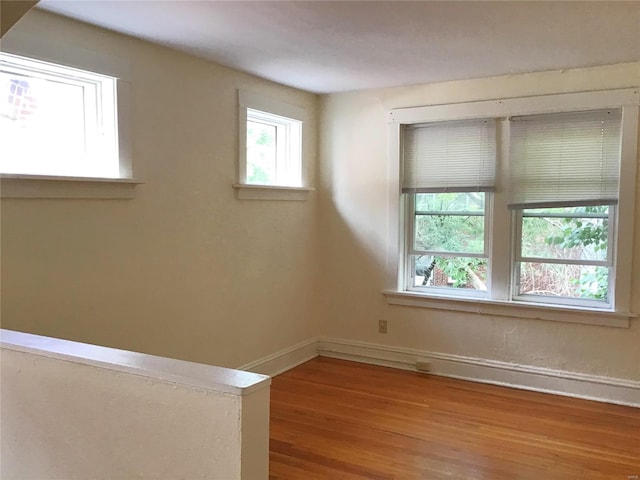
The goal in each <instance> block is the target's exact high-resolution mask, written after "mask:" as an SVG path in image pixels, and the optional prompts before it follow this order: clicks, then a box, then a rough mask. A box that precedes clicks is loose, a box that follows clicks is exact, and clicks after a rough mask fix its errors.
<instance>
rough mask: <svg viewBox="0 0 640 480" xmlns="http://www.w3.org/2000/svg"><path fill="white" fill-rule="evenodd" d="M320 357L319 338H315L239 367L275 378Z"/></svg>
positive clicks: (239, 368)
mask: <svg viewBox="0 0 640 480" xmlns="http://www.w3.org/2000/svg"><path fill="white" fill-rule="evenodd" d="M317 356H318V338H317V337H313V338H310V339H309V340H305V341H304V342H300V343H298V344H296V345H293V346H292V347H289V348H285V349H284V350H280V351H279V352H276V353H273V354H271V355H267V356H266V357H263V358H260V359H258V360H256V361H254V362H251V363H247V364H246V365H242V366H241V367H238V370H245V371H247V372H254V373H261V374H263V375H269V376H271V377H274V376H276V375H279V374H281V373H283V372H286V371H287V370H291V369H292V368H293V367H297V366H298V365H300V364H303V363H304V362H307V361H309V360H311V359H312V358H315V357H317Z"/></svg>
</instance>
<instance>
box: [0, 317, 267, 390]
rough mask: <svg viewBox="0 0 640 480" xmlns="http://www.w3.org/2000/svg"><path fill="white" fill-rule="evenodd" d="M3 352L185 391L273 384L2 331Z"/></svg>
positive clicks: (240, 374) (140, 355) (260, 377)
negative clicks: (101, 370) (171, 385)
mask: <svg viewBox="0 0 640 480" xmlns="http://www.w3.org/2000/svg"><path fill="white" fill-rule="evenodd" d="M0 345H1V346H2V348H4V349H9V350H14V351H18V352H25V353H30V354H33V355H40V356H44V357H49V358H55V359H58V360H63V361H68V362H72V363H79V364H83V365H89V366H94V367H99V368H106V369H110V370H114V371H119V372H125V373H129V374H132V375H138V376H142V377H147V378H151V379H155V380H160V381H164V382H169V383H174V384H176V385H182V386H186V387H195V388H198V389H203V390H208V391H212V392H213V391H215V392H221V393H228V394H231V395H239V396H244V395H247V394H249V393H251V392H253V391H256V390H260V389H262V388H264V387H267V386H269V385H270V384H271V378H270V377H268V376H266V375H260V374H257V373H250V372H243V371H241V370H233V369H230V368H223V367H216V366H211V365H204V364H201V363H193V362H187V361H184V360H175V359H172V358H165V357H159V356H156V355H148V354H145V353H137V352H130V351H126V350H118V349H115V348H109V347H101V346H97V345H89V344H86V343H79V342H72V341H70V340H62V339H59V338H51V337H43V336H40V335H33V334H30V333H22V332H16V331H12V330H4V329H0Z"/></svg>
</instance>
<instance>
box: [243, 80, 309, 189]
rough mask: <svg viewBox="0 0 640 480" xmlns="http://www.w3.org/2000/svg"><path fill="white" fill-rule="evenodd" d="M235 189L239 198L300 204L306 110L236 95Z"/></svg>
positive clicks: (259, 98) (251, 94) (252, 95)
mask: <svg viewBox="0 0 640 480" xmlns="http://www.w3.org/2000/svg"><path fill="white" fill-rule="evenodd" d="M239 104H240V115H239V119H240V126H239V131H240V135H239V152H240V158H239V162H238V183H237V184H235V185H234V187H235V188H236V189H238V195H239V197H240V198H249V199H269V198H271V199H277V200H301V199H304V198H306V194H307V193H308V192H309V191H310V190H311V189H309V188H308V187H307V186H306V181H307V180H306V169H305V164H304V162H303V129H304V123H305V117H306V114H305V110H304V109H303V108H301V107H298V106H296V105H290V104H288V103H284V102H280V101H277V100H274V99H271V98H267V97H263V96H260V95H257V94H254V93H250V92H244V91H240V92H239Z"/></svg>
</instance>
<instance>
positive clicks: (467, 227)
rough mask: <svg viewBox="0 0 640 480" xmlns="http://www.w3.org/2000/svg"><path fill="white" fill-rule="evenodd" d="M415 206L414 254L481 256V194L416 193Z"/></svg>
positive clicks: (482, 194) (482, 227)
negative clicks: (438, 253)
mask: <svg viewBox="0 0 640 480" xmlns="http://www.w3.org/2000/svg"><path fill="white" fill-rule="evenodd" d="M415 203H416V216H415V224H414V229H415V230H414V231H415V238H414V249H415V250H423V251H430V252H451V253H484V193H479V192H474V193H417V194H416V195H415ZM439 212H442V213H439Z"/></svg>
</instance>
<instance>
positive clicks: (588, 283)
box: [388, 90, 639, 324]
mask: <svg viewBox="0 0 640 480" xmlns="http://www.w3.org/2000/svg"><path fill="white" fill-rule="evenodd" d="M638 97H639V96H638V92H637V91H633V90H620V91H611V92H594V93H581V94H565V95H556V96H548V97H533V98H526V99H506V100H499V101H487V102H476V103H473V104H457V105H451V106H436V107H417V108H409V109H400V110H396V111H393V112H392V113H391V119H392V124H391V131H392V142H393V143H394V145H396V146H397V149H398V157H397V161H398V166H399V169H400V172H399V181H400V188H401V193H400V196H399V198H398V199H397V202H398V211H399V212H400V218H399V225H401V229H400V232H399V234H400V239H401V241H400V242H399V245H400V246H401V247H400V249H399V252H398V258H399V263H398V270H399V272H398V275H397V277H396V278H397V279H398V283H399V285H398V294H401V293H402V292H406V294H409V293H410V294H414V295H413V296H412V297H411V298H410V299H408V300H406V302H407V303H404V304H407V305H415V304H417V303H416V302H418V303H419V300H416V296H415V294H418V295H425V296H430V295H431V296H436V297H439V298H440V299H442V298H443V297H451V298H453V299H455V298H458V299H460V298H469V299H477V300H480V301H482V302H485V303H488V304H492V302H493V303H495V304H496V305H497V304H499V305H500V306H501V307H500V308H504V306H505V305H507V304H512V305H514V306H516V305H517V306H518V307H517V308H520V310H519V314H520V315H525V316H526V314H524V313H523V310H522V307H523V306H525V305H528V306H529V308H531V307H538V308H547V310H549V308H548V307H556V308H557V307H561V308H563V309H565V310H563V311H565V312H566V309H567V308H570V307H573V308H574V309H580V310H582V311H584V310H592V311H596V310H599V311H609V312H612V314H613V313H615V314H618V313H620V314H625V312H627V313H628V312H629V310H628V309H629V306H630V284H631V265H630V262H629V258H631V254H632V246H633V231H634V219H635V216H634V211H633V209H634V187H635V185H634V181H635V171H636V163H637V151H636V145H637V143H636V142H637V131H638V110H639V109H638ZM391 200H392V201H393V198H392V197H391ZM635 228H637V225H636V226H635ZM398 294H396V293H394V292H390V293H389V295H391V296H393V295H395V297H394V298H395V299H394V300H392V302H391V303H393V302H398V301H399V300H398V298H400V297H399V296H398ZM407 298H409V297H407ZM388 299H389V297H388ZM439 301H440V300H439ZM440 302H441V301H440ZM425 305H427V304H426V303H425ZM438 305H440V308H441V307H442V305H444V304H442V302H441V303H439V304H438ZM514 308H516V307H514ZM575 311H576V312H577V311H578V310H575ZM538 315H540V314H535V315H534V318H538ZM544 315H546V314H544ZM544 315H543V316H544ZM562 315H563V314H560V316H562ZM564 315H569V314H564ZM629 315H631V314H629ZM545 318H548V315H547V316H546V317H545ZM563 318H564V317H563ZM572 318H573V317H572ZM602 318H604V317H602ZM611 319H612V322H613V323H615V320H614V319H613V317H611ZM571 321H574V320H571ZM575 321H578V320H577V319H576V320H575ZM596 321H599V320H596ZM603 324H604V323H603Z"/></svg>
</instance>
